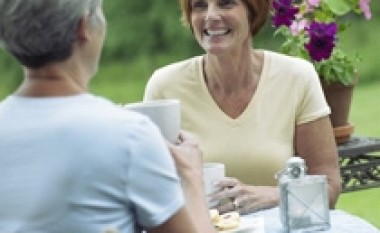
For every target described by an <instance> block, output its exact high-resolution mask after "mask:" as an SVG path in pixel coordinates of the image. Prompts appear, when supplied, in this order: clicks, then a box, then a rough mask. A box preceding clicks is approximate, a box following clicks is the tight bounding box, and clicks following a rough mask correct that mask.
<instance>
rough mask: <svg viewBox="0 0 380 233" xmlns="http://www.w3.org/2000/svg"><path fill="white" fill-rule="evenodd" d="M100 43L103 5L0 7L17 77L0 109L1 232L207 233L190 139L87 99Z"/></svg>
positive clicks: (61, 1) (97, 1)
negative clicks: (167, 136)
mask: <svg viewBox="0 0 380 233" xmlns="http://www.w3.org/2000/svg"><path fill="white" fill-rule="evenodd" d="M105 34H106V21H105V18H104V15H103V11H102V1H101V0H32V1H25V0H0V43H1V45H2V47H3V48H4V50H5V51H7V52H9V53H10V54H11V55H12V56H14V57H15V58H16V59H17V60H18V62H19V63H20V64H21V65H22V67H23V69H24V80H23V82H22V84H21V85H20V86H19V87H18V88H17V90H15V92H14V93H13V94H11V95H10V96H8V97H6V98H5V99H4V100H3V101H2V102H1V103H0V129H1V130H0V232H4V233H15V232H20V233H21V232H27V233H34V232H38V233H42V232H46V233H59V232H62V233H87V232H88V233H96V232H102V231H106V230H107V229H114V230H117V231H119V232H138V231H139V230H140V229H146V230H147V231H148V232H166V233H168V232H186V233H187V232H215V230H214V229H213V227H212V225H211V223H210V219H209V214H208V211H207V207H206V204H205V200H204V196H203V186H202V177H201V168H200V167H201V166H200V164H201V153H200V151H199V149H198V148H197V144H196V143H195V142H194V141H193V138H192V137H191V136H188V135H187V134H186V133H185V132H183V133H182V134H181V135H180V139H181V140H180V141H181V142H180V143H179V144H178V145H173V144H166V143H165V141H164V140H163V139H162V137H161V135H160V133H159V130H158V128H157V127H156V126H154V125H153V123H151V121H149V120H148V119H147V118H145V117H143V116H142V115H139V114H137V113H132V112H129V111H127V110H125V109H122V108H120V107H118V106H117V105H115V104H113V103H112V102H111V101H109V100H106V99H104V98H102V97H97V96H94V95H93V94H90V93H89V92H88V83H89V81H90V79H91V77H92V76H93V75H94V74H95V73H96V71H97V68H98V61H99V57H100V54H101V50H102V47H103V41H104V37H105ZM168 147H169V149H170V151H171V154H172V155H171V154H170V153H169V149H168ZM173 158H174V159H173ZM176 165H177V166H176ZM177 170H178V172H179V175H180V176H179V175H177ZM180 177H181V178H180ZM181 184H182V186H181ZM182 187H183V189H182ZM185 197H186V198H185ZM188 203H191V205H189V204H188ZM194 222H196V223H197V224H194Z"/></svg>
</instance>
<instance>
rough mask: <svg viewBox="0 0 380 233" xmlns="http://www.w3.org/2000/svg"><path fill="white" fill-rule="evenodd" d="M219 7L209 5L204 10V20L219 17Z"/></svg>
mask: <svg viewBox="0 0 380 233" xmlns="http://www.w3.org/2000/svg"><path fill="white" fill-rule="evenodd" d="M219 13H220V12H219V9H218V7H217V6H215V5H213V4H212V5H209V7H208V8H207V12H206V20H215V19H218V18H219Z"/></svg>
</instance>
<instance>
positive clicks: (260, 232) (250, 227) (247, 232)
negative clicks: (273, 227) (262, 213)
mask: <svg viewBox="0 0 380 233" xmlns="http://www.w3.org/2000/svg"><path fill="white" fill-rule="evenodd" d="M219 233H265V228H264V218H263V217H245V216H242V217H240V225H239V227H238V228H235V229H232V230H225V231H219Z"/></svg>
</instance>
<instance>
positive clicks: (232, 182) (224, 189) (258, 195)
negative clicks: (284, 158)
mask: <svg viewBox="0 0 380 233" xmlns="http://www.w3.org/2000/svg"><path fill="white" fill-rule="evenodd" d="M216 185H217V186H219V187H220V189H221V191H219V192H216V193H214V194H212V195H211V196H210V197H211V198H212V200H217V201H219V203H220V204H219V205H218V206H216V208H217V209H218V210H219V211H220V212H221V213H225V212H229V211H238V212H239V213H241V214H248V213H252V212H256V211H258V210H261V209H266V208H271V207H274V206H276V205H278V203H279V191H278V189H277V187H272V186H249V185H246V184H243V183H241V182H240V181H239V180H238V179H235V178H230V177H226V178H224V179H222V180H220V181H219V182H218V183H217V184H216Z"/></svg>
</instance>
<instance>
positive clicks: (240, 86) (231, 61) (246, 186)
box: [144, 0, 340, 213]
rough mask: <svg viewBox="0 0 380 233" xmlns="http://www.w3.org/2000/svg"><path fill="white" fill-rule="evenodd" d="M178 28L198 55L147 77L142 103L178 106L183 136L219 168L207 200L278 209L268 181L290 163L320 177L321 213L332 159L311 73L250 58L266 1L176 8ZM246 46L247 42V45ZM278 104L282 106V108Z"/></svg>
mask: <svg viewBox="0 0 380 233" xmlns="http://www.w3.org/2000/svg"><path fill="white" fill-rule="evenodd" d="M180 3H181V9H182V20H183V22H184V23H185V25H188V26H189V28H190V29H191V31H192V32H193V35H194V37H195V39H196V41H197V42H198V44H199V45H200V47H202V49H203V50H204V51H205V53H204V54H202V55H199V56H196V57H193V58H190V59H187V60H184V61H180V62H176V63H174V64H170V65H167V66H165V67H162V68H160V69H158V70H156V71H155V72H154V73H153V75H152V76H151V78H150V80H149V81H148V84H147V86H146V89H145V96H144V98H145V99H146V100H149V99H160V98H178V99H180V100H181V104H182V127H183V128H184V129H186V130H189V131H191V132H193V133H194V134H195V135H196V136H197V137H198V140H199V142H200V145H201V148H202V150H203V153H204V160H205V161H210V162H222V163H224V164H225V165H226V171H227V176H228V177H227V178H225V179H222V180H220V181H219V182H218V186H220V188H221V190H223V191H221V192H217V193H215V194H213V195H211V198H212V199H214V200H219V199H227V200H230V201H229V202H219V203H221V204H220V205H219V206H217V208H218V209H219V211H221V212H226V211H231V210H236V211H239V212H240V213H249V212H254V211H257V210H259V209H263V208H268V207H272V206H275V205H277V204H278V202H279V195H278V190H277V188H276V184H277V182H276V180H275V179H274V174H275V173H276V172H278V171H279V170H281V168H282V167H284V165H285V162H286V161H287V159H288V158H289V157H291V156H300V157H302V158H303V159H304V160H305V161H306V163H307V166H308V168H309V170H308V171H309V173H310V174H323V175H326V176H327V177H328V181H329V197H330V207H334V205H335V203H336V200H337V198H338V195H339V192H340V177H339V169H338V168H339V167H338V156H337V151H336V147H335V142H334V138H333V134H332V128H331V124H330V120H329V118H328V115H329V113H330V109H329V107H328V105H327V103H326V101H325V99H324V96H323V92H322V89H321V86H320V83H319V78H318V75H317V73H316V71H315V69H314V67H313V66H312V64H311V63H309V62H307V61H304V60H301V59H297V58H292V57H289V56H285V55H282V54H279V53H275V52H271V51H267V50H261V49H253V48H252V40H253V37H254V36H256V35H257V33H258V32H259V31H260V29H261V28H262V27H263V25H264V23H265V21H266V19H267V18H268V16H269V11H270V8H271V4H272V2H271V1H268V0H181V1H180ZM253 41H254V40H253ZM284 99H286V100H287V102H286V104H284V103H283V100H284Z"/></svg>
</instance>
